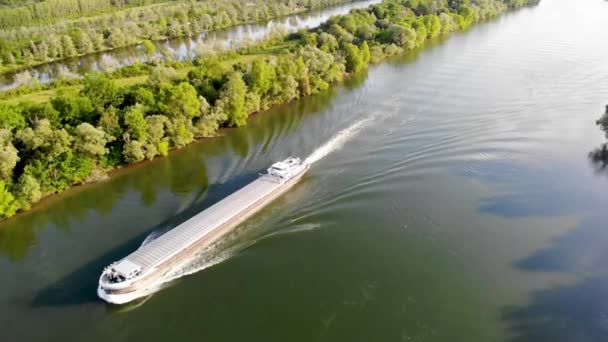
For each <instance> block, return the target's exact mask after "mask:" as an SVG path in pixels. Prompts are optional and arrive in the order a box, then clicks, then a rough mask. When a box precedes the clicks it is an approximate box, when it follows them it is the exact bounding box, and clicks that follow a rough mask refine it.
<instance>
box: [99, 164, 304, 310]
mask: <svg viewBox="0 0 608 342" xmlns="http://www.w3.org/2000/svg"><path fill="white" fill-rule="evenodd" d="M309 166H310V165H309V164H308V163H307V162H305V161H302V160H300V159H299V158H288V159H286V160H284V161H282V162H278V163H275V164H273V165H272V166H271V167H270V168H268V170H267V173H265V174H262V175H260V177H259V178H257V179H256V180H255V181H253V182H251V183H249V184H248V185H246V186H244V187H243V188H241V189H240V190H238V191H236V192H234V193H233V194H231V195H230V196H228V197H226V198H225V199H223V200H221V201H220V202H218V203H216V204H214V205H212V206H211V207H209V208H207V209H206V210H204V211H202V212H200V213H199V214H197V215H195V216H194V217H192V218H190V219H188V220H187V221H186V222H184V223H182V224H181V225H179V226H177V227H175V228H173V229H172V230H170V231H168V232H167V233H165V234H163V235H162V236H160V237H159V238H157V239H155V240H153V241H151V242H149V243H148V244H145V245H143V246H141V247H140V248H139V249H137V250H136V251H135V252H133V253H132V254H130V255H128V256H126V257H125V258H123V259H121V260H119V261H117V262H114V263H112V264H111V265H110V266H108V267H106V268H105V269H104V270H103V272H102V274H101V277H100V278H99V287H98V289H97V294H98V296H99V297H100V298H101V299H103V300H105V301H107V302H109V303H113V304H124V303H127V302H129V301H131V300H133V299H134V298H137V297H138V296H137V294H138V293H141V292H145V290H146V289H148V288H150V287H152V286H154V285H156V284H157V283H158V282H159V281H160V280H162V279H163V277H165V276H166V275H167V274H168V273H170V272H171V271H172V270H174V269H175V268H176V267H178V266H180V265H182V264H183V263H184V262H185V261H188V260H189V259H190V258H192V256H194V255H195V254H196V253H197V252H198V251H200V250H202V249H203V248H205V247H207V246H209V245H210V244H212V243H213V242H215V241H217V240H218V239H219V238H220V237H221V236H222V235H224V234H225V233H227V232H228V231H229V230H230V229H232V228H234V227H235V226H237V225H238V224H240V223H242V222H243V221H245V220H246V219H248V218H249V217H251V216H252V215H253V214H255V213H256V212H258V211H259V210H260V209H261V208H263V207H264V206H266V205H267V204H269V203H270V202H271V201H273V200H274V199H276V198H277V197H279V196H281V195H282V194H283V193H285V192H286V191H287V190H289V189H290V188H291V187H292V186H293V185H294V184H296V183H297V182H298V181H299V180H300V179H301V177H302V176H303V175H304V174H305V173H306V171H307V170H308V168H309Z"/></svg>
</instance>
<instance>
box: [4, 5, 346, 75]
mask: <svg viewBox="0 0 608 342" xmlns="http://www.w3.org/2000/svg"><path fill="white" fill-rule="evenodd" d="M352 1H355V0H271V1H263V0H216V1H210V0H202V1H172V2H168V1H167V0H47V1H44V2H41V3H36V4H33V5H29V6H23V7H17V8H6V9H2V8H0V51H1V53H0V71H2V70H4V71H8V70H12V69H16V68H20V67H24V66H32V65H36V64H41V63H46V62H51V61H56V60H60V59H64V58H70V57H75V56H81V55H86V54H91V53H95V52H100V51H107V50H110V49H115V48H118V47H124V46H130V45H135V44H138V43H140V42H142V41H144V40H160V39H165V38H169V37H178V36H187V35H192V34H195V33H200V32H203V31H209V30H215V29H219V28H225V27H229V26H233V25H237V24H241V23H248V22H256V21H261V20H268V19H271V18H275V17H279V16H284V15H288V14H293V13H296V12H302V11H305V10H310V9H316V8H323V7H328V6H333V5H336V4H340V3H345V2H352ZM154 3H163V4H159V5H157V6H143V5H147V4H154ZM132 6H137V7H134V8H130V9H128V10H123V11H115V12H113V13H105V14H103V13H104V11H109V10H110V9H114V10H116V9H120V8H123V7H132ZM72 11H74V12H72ZM99 12H100V13H102V14H98V15H96V16H92V17H85V16H86V15H92V14H95V13H99ZM70 15H77V17H78V18H80V17H84V18H81V19H78V20H60V21H57V19H58V18H65V17H69V16H70ZM49 21H50V22H49ZM33 23H36V24H33Z"/></svg>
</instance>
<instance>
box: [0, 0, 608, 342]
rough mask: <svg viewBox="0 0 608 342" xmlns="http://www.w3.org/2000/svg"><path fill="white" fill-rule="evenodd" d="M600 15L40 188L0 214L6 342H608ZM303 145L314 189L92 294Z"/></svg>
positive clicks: (522, 31) (548, 13)
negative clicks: (23, 208)
mask: <svg viewBox="0 0 608 342" xmlns="http://www.w3.org/2000/svg"><path fill="white" fill-rule="evenodd" d="M606 18H608V2H606V1H601V0H581V1H576V2H573V1H567V0H543V1H542V3H541V4H540V5H539V6H536V7H533V8H526V9H522V10H520V11H517V12H513V13H507V14H505V15H503V16H502V17H500V18H499V19H496V20H494V21H492V22H489V23H485V24H480V25H478V26H476V27H474V28H472V29H471V30H469V31H467V32H463V33H459V34H456V35H454V36H452V37H450V38H449V39H445V40H443V41H437V42H432V43H429V44H428V46H427V47H425V48H424V49H422V50H420V51H416V52H413V53H410V54H408V55H405V56H402V57H400V58H397V59H393V60H390V61H387V62H384V63H382V64H379V65H377V66H373V67H371V68H370V70H369V71H368V72H367V73H366V74H363V75H359V76H358V77H356V78H353V79H350V80H348V81H347V82H346V83H345V84H343V85H339V86H336V87H335V88H334V89H333V90H331V91H329V92H327V93H324V94H321V95H318V96H314V97H309V98H306V99H303V100H301V101H298V102H294V103H291V104H288V105H285V106H282V107H278V108H275V109H273V110H271V111H270V112H268V113H263V114H260V115H257V116H255V117H253V118H252V119H251V122H250V124H249V125H248V126H247V127H245V128H242V129H234V130H227V131H225V132H224V133H225V135H224V136H222V137H220V138H217V139H210V140H206V141H201V142H199V143H196V144H193V145H191V146H188V147H186V148H184V149H183V150H180V151H177V152H175V153H173V154H172V155H171V156H169V157H167V158H163V159H157V160H154V161H153V162H149V163H144V164H141V165H138V166H136V167H134V168H130V169H126V170H121V171H119V172H117V173H116V174H115V175H114V176H113V177H112V179H111V180H109V181H107V182H104V183H99V184H94V185H89V186H85V187H79V188H76V189H74V190H71V191H68V192H66V193H64V194H62V195H59V196H55V197H52V198H50V199H47V200H45V201H44V202H43V203H42V204H41V205H40V206H39V207H37V208H36V209H34V210H32V211H31V212H28V213H26V214H24V215H20V216H18V217H17V218H15V219H13V220H10V221H8V222H5V223H3V224H2V225H0V227H1V229H0V279H1V280H2V281H1V282H0V340H1V341H7V342H9V341H10V342H13V341H27V342H29V341H32V342H35V341H91V342H96V341H100V342H101V341H104V342H107V341H113V342H114V341H265V342H266V341H307V342H308V341H450V342H454V341H466V342H473V341H475V342H476V341H479V342H486V341H518V342H519V341H522V342H542V341H552V342H555V341H576V342H578V341H583V342H584V341H606V340H608V272H606V267H607V266H608V230H607V229H608V224H607V222H608V207H607V206H606V203H607V201H608V172H606V171H602V170H599V169H598V167H597V166H595V165H593V164H592V163H591V162H590V161H589V159H588V156H587V155H588V153H589V151H591V150H592V149H593V148H595V147H597V146H598V145H599V144H600V143H601V142H602V140H603V136H602V134H601V132H600V131H599V129H598V128H597V127H596V126H595V124H594V123H595V120H596V119H597V118H598V117H599V116H600V114H601V112H602V111H603V108H604V105H605V103H606V101H608V45H607V44H606V42H608V28H607V27H606ZM290 155H294V156H301V157H308V156H310V158H311V159H313V160H315V162H314V164H313V165H312V167H311V169H310V171H309V173H308V174H307V175H306V176H305V177H304V179H303V180H302V182H301V183H300V184H298V185H297V186H296V187H295V188H294V189H293V190H292V191H290V192H289V193H288V194H287V195H286V196H284V197H282V198H281V199H279V200H277V201H276V202H274V203H273V204H272V205H270V206H268V207H266V208H265V209H263V210H262V211H261V212H260V213H259V214H258V215H256V216H255V217H254V218H253V219H251V220H249V221H248V222H247V223H246V224H244V225H242V226H240V227H238V228H237V229H236V230H235V231H233V232H232V233H231V234H229V235H228V236H226V237H225V238H224V239H222V241H221V242H220V243H218V244H217V245H216V246H214V247H213V248H211V249H209V250H208V251H206V252H205V253H204V254H203V255H202V256H200V257H199V258H198V259H197V260H193V261H192V263H191V264H190V265H188V266H186V267H184V268H183V269H181V270H178V271H177V274H176V278H178V279H177V280H174V281H171V282H169V283H167V284H166V287H165V288H164V289H162V290H160V291H158V292H156V293H154V294H153V295H151V296H150V297H148V298H144V299H142V300H140V301H138V302H135V303H133V304H131V305H126V306H122V307H116V306H111V305H107V304H105V303H104V302H102V301H100V300H99V299H97V297H96V293H95V291H96V286H97V280H98V277H99V274H100V272H101V270H102V269H103V267H104V266H106V265H108V264H109V263H111V262H112V261H115V260H117V259H120V258H121V257H123V256H125V255H127V254H128V253H130V252H131V251H133V250H134V249H136V248H137V247H138V246H139V245H141V243H142V242H143V241H144V240H145V239H146V237H148V236H150V235H151V234H152V235H155V234H158V233H160V232H163V231H166V230H167V229H170V228H171V227H174V226H175V225H177V224H179V223H180V222H181V221H183V220H184V219H186V218H188V217H190V216H192V215H193V214H195V213H197V212H199V211H200V210H202V209H204V208H206V207H208V206H209V205H210V204H212V203H214V202H216V201H218V200H220V199H222V198H223V197H225V196H227V195H228V194H230V193H231V192H232V191H234V190H236V189H238V188H239V187H241V186H243V185H244V184H246V183H247V182H249V181H251V180H253V179H255V177H256V176H257V174H258V173H259V172H260V171H262V170H263V169H264V168H265V167H267V166H268V165H269V164H271V163H272V162H273V161H276V160H279V159H282V158H285V157H288V156H290ZM180 275H184V276H183V277H179V276H180Z"/></svg>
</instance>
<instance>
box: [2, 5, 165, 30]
mask: <svg viewBox="0 0 608 342" xmlns="http://www.w3.org/2000/svg"><path fill="white" fill-rule="evenodd" d="M169 1H171V0H43V1H35V2H34V1H23V0H20V1H15V0H13V1H10V0H2V2H4V3H6V4H7V5H9V4H10V5H12V8H0V27H1V28H7V27H16V26H28V25H31V24H32V23H33V22H41V21H56V20H57V19H60V18H65V17H71V16H75V17H86V16H89V15H92V14H96V13H100V12H105V11H111V10H112V11H113V10H116V9H120V8H125V7H135V6H145V5H151V4H155V3H163V2H169ZM19 4H21V5H23V6H19V7H15V6H16V5H19Z"/></svg>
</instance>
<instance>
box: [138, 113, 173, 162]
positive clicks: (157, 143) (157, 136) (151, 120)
mask: <svg viewBox="0 0 608 342" xmlns="http://www.w3.org/2000/svg"><path fill="white" fill-rule="evenodd" d="M168 124H169V119H168V118H167V117H166V116H164V115H151V116H148V117H146V125H147V128H148V129H147V132H146V143H145V144H144V149H145V154H146V159H153V158H154V157H155V156H157V155H158V154H162V155H165V154H166V153H167V151H168V147H169V145H168V142H167V141H166V140H165V139H164V138H165V127H166V126H167V125H168ZM165 145H166V147H165ZM163 152H164V153H163Z"/></svg>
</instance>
